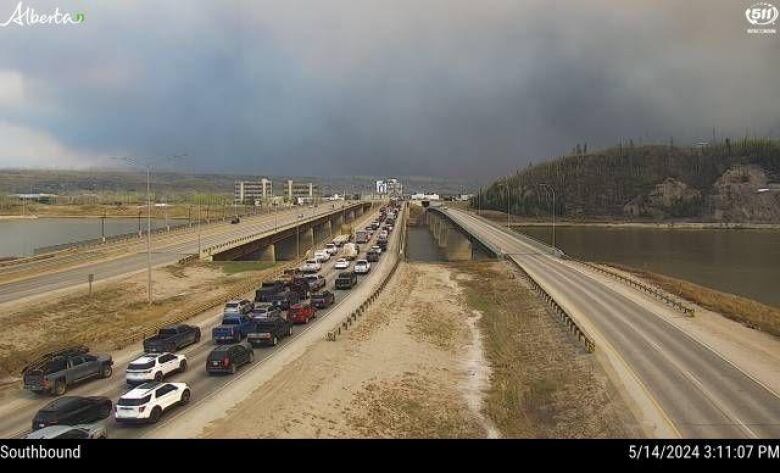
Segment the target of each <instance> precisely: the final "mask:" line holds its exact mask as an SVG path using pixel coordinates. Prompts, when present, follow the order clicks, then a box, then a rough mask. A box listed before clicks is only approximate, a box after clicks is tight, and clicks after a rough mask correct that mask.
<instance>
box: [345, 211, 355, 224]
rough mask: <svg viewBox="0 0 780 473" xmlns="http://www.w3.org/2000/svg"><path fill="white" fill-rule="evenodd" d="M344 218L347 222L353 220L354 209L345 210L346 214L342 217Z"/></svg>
mask: <svg viewBox="0 0 780 473" xmlns="http://www.w3.org/2000/svg"><path fill="white" fill-rule="evenodd" d="M344 220H346V221H347V222H351V221H353V220H355V211H354V210H349V211H347V215H346V217H345V218H344Z"/></svg>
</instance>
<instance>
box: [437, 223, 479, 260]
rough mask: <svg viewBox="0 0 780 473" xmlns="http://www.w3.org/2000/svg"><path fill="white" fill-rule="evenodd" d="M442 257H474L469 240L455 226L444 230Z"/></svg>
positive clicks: (456, 258) (465, 258) (450, 258)
mask: <svg viewBox="0 0 780 473" xmlns="http://www.w3.org/2000/svg"><path fill="white" fill-rule="evenodd" d="M445 235H446V239H445V245H444V246H445V249H444V258H445V259H446V260H447V261H470V260H472V259H474V249H473V245H472V244H471V240H470V239H469V238H468V237H467V236H465V235H464V234H463V233H461V232H460V230H458V229H457V228H455V227H447V229H446V231H445Z"/></svg>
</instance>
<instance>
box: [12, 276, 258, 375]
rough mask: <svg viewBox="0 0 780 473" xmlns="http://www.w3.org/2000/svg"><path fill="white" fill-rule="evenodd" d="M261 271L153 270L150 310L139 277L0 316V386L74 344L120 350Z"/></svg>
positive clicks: (143, 285)
mask: <svg viewBox="0 0 780 473" xmlns="http://www.w3.org/2000/svg"><path fill="white" fill-rule="evenodd" d="M266 271H269V270H266ZM266 271H257V272H255V271H248V272H242V273H237V274H234V275H231V276H227V275H225V273H224V272H223V270H222V269H221V268H220V267H217V266H210V265H208V264H193V265H190V266H185V267H182V266H178V265H173V266H167V267H163V268H158V269H155V270H153V274H152V278H153V281H154V283H153V294H154V300H155V304H154V305H152V306H149V305H148V304H147V292H146V291H147V289H146V287H147V286H146V284H147V279H146V278H147V276H146V273H145V272H143V273H137V274H135V275H132V276H130V277H127V278H123V279H119V280H116V281H113V282H109V283H105V284H103V285H101V286H100V287H98V288H96V289H95V291H94V293H93V297H91V298H90V297H88V295H87V293H86V291H85V290H79V291H77V292H76V293H65V294H62V295H59V296H52V297H50V298H49V299H47V300H46V301H45V303H38V304H36V305H35V306H32V307H31V306H29V305H25V306H23V307H21V308H20V309H17V310H5V311H2V312H0V323H2V325H3V327H4V329H3V331H2V332H0V384H4V383H8V382H13V381H14V380H15V379H16V378H18V375H19V373H18V371H19V368H20V367H21V366H22V365H23V364H24V360H25V359H27V358H30V357H31V356H32V354H33V353H34V352H37V351H40V350H44V349H51V348H55V347H60V346H63V345H67V344H73V343H84V344H87V345H89V346H90V348H91V349H92V350H93V351H96V352H98V351H108V350H114V349H117V348H120V347H121V346H122V344H121V341H122V339H123V338H125V337H127V336H128V335H130V334H132V333H133V332H139V331H143V330H146V329H147V328H148V327H150V326H153V325H157V324H160V323H164V322H165V320H169V319H172V318H174V317H176V316H177V315H179V314H182V313H184V312H185V311H188V310H191V309H192V308H194V307H197V306H199V305H201V304H203V303H205V302H208V301H211V300H214V299H217V298H219V297H223V296H224V295H225V294H226V293H228V292H230V291H231V290H233V288H235V287H238V286H239V285H241V284H243V283H244V282H245V281H246V280H247V279H248V278H253V279H258V280H259V279H260V278H261V277H262V275H263V274H264V273H265V272H266Z"/></svg>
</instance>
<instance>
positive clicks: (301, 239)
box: [298, 227, 314, 258]
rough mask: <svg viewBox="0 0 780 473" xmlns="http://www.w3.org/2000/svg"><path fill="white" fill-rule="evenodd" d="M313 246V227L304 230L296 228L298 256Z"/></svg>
mask: <svg viewBox="0 0 780 473" xmlns="http://www.w3.org/2000/svg"><path fill="white" fill-rule="evenodd" d="M313 246H314V227H309V228H307V229H305V230H302V229H300V228H299V229H298V257H299V258H300V257H301V256H303V254H304V253H306V252H307V251H309V250H310V249H312V247H313Z"/></svg>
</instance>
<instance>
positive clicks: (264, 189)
mask: <svg viewBox="0 0 780 473" xmlns="http://www.w3.org/2000/svg"><path fill="white" fill-rule="evenodd" d="M273 195H274V192H273V183H272V182H271V180H270V179H266V178H262V179H260V180H257V181H236V183H235V185H234V187H233V202H235V203H236V204H249V205H260V203H261V202H265V201H267V200H268V199H270V198H271V197H273Z"/></svg>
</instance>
